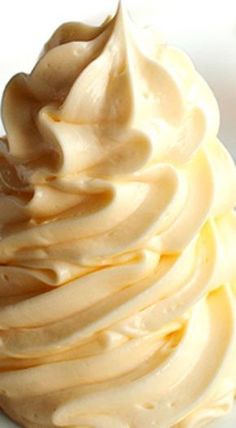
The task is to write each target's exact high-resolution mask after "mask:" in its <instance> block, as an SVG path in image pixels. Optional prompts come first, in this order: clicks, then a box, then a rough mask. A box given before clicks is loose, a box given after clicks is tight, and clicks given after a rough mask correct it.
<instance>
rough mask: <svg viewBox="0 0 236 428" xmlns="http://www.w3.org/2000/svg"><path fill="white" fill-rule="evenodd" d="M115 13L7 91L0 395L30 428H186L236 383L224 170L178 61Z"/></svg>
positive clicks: (233, 185)
mask: <svg viewBox="0 0 236 428" xmlns="http://www.w3.org/2000/svg"><path fill="white" fill-rule="evenodd" d="M151 36H152V38H150V34H149V32H148V31H144V30H142V31H141V30H140V31H139V32H137V29H136V28H135V25H134V24H133V23H132V22H130V21H129V19H128V17H127V16H126V14H125V12H124V10H123V9H122V7H121V6H120V7H119V9H118V11H117V13H116V15H115V16H114V17H113V18H112V19H110V20H107V21H106V22H105V23H104V24H103V25H101V26H100V27H98V28H94V27H89V26H85V25H84V24H80V23H69V24H64V25H62V26H61V27H60V28H59V29H58V30H57V31H56V32H55V33H54V35H53V36H52V38H51V39H50V41H49V42H48V43H47V44H46V46H45V49H44V52H43V54H42V56H41V58H40V59H39V61H38V63H37V64H36V66H35V68H34V69H33V71H32V73H31V74H30V75H25V74H18V75H17V76H15V77H13V79H12V80H11V81H10V82H9V84H8V86H7V88H6V90H5V94H4V98H3V109H2V112H3V122H4V125H5V129H6V134H7V138H5V139H2V140H1V145H0V165H1V172H0V191H1V193H0V225H1V229H0V296H1V299H0V406H1V407H2V409H3V410H4V411H5V412H6V413H8V414H9V415H10V416H11V417H12V418H13V419H14V420H16V421H17V422H18V423H20V424H21V425H22V426H24V427H27V428H40V427H44V428H52V427H69V426H74V427H78V428H83V427H85V426H86V427H87V426H89V427H94V428H111V427H112V428H128V427H130V428H131V427H134V428H143V427H144V426H145V427H151V426H156V427H162V428H164V427H176V428H184V427H198V426H202V424H205V423H207V422H208V421H209V420H211V419H212V418H214V417H216V416H219V415H220V414H223V413H224V412H226V411H227V410H228V409H229V408H230V406H231V404H232V401H233V396H234V392H235V388H236V372H235V368H234V366H235V364H233V361H234V359H235V353H236V334H235V326H236V323H235V313H236V311H235V286H234V284H235V279H236V251H235V239H236V217H235V214H234V212H233V207H234V205H235V201H236V174H235V168H234V164H233V161H232V159H231V157H230V155H229V154H228V153H227V151H226V150H225V148H224V147H223V146H222V144H221V143H220V142H219V140H218V139H217V137H216V135H217V132H218V126H219V111H218V107H217V103H216V100H215V98H214V96H213V94H212V92H211V90H210V89H209V87H208V86H207V84H206V83H205V82H204V80H203V79H202V78H201V77H200V76H199V74H198V73H197V72H196V70H195V69H194V67H193V65H192V63H191V61H190V60H189V59H188V58H187V56H186V55H185V54H184V53H182V52H181V51H179V50H177V49H174V48H172V47H169V46H167V45H166V44H165V43H163V41H162V40H161V38H159V36H156V37H155V38H154V35H153V34H152V35H151Z"/></svg>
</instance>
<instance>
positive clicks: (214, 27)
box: [0, 0, 236, 428]
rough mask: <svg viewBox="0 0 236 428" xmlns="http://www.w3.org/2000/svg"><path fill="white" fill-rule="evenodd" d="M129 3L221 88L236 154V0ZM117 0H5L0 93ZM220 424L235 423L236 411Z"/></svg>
mask: <svg viewBox="0 0 236 428" xmlns="http://www.w3.org/2000/svg"><path fill="white" fill-rule="evenodd" d="M124 3H126V4H127V6H128V7H129V10H130V12H131V13H132V15H133V17H134V19H135V20H136V21H137V22H139V24H140V25H142V26H144V25H148V24H149V25H150V24H154V25H156V26H157V27H158V28H159V29H160V30H161V31H162V32H163V33H164V34H165V36H166V39H167V40H168V41H169V42H170V43H171V44H174V45H176V46H178V47H181V48H183V49H184V50H185V51H186V52H187V53H188V54H189V55H190V56H191V58H192V59H193V61H194V63H195V65H196V66H197V68H198V70H199V71H200V72H201V74H202V75H203V76H204V77H205V78H206V80H207V81H208V83H209V84H210V86H211V87H212V89H213V90H214V92H215V95H216V97H217V100H218V102H219V105H220V110H221V130H220V137H221V139H222V140H223V142H224V143H225V145H226V146H227V147H228V148H229V149H230V151H231V152H232V153H233V154H234V156H235V158H236V0H162V1H161V0H124ZM116 4H117V0H63V1H60V0H47V1H46V0H41V1H40V2H39V1H38V2H36V1H32V0H6V1H5V0H0V97H1V95H2V91H3V89H4V86H5V84H6V83H7V81H8V80H9V79H10V77H11V76H12V75H13V74H15V73H17V72H19V71H25V72H29V71H30V70H31V69H32V67H33V65H34V63H35V61H36V59H37V56H38V54H39V53H40V51H41V49H42V46H43V44H44V43H45V42H46V40H47V39H48V38H49V37H50V35H51V33H52V32H53V31H54V30H55V28H56V27H57V26H58V25H60V24H61V23H62V22H65V21H77V20H82V21H83V20H85V21H87V22H89V23H96V24H98V23H100V22H101V21H102V20H103V19H104V18H105V16H106V15H107V14H108V13H112V12H113V11H114V10H115V7H116ZM0 128H1V125H0ZM0 132H1V131H0ZM8 426H9V427H11V426H14V425H10V424H9V425H8V424H7V423H6V422H3V419H1V416H0V427H1V428H5V427H8ZM215 427H216V428H235V427H236V411H235V414H234V416H231V417H230V418H229V419H226V420H223V421H222V422H219V423H218V422H217V423H216V424H215V425H214V424H213V428H215ZM144 428H149V427H144Z"/></svg>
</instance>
